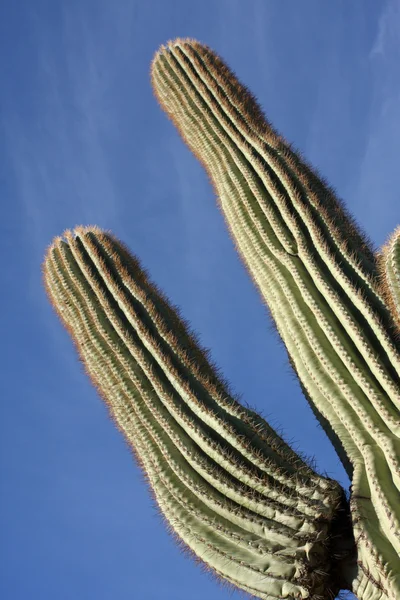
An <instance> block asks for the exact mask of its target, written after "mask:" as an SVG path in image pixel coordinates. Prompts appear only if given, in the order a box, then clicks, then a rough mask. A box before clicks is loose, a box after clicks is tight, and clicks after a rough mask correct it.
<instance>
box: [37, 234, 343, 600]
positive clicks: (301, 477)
mask: <svg viewBox="0 0 400 600" xmlns="http://www.w3.org/2000/svg"><path fill="white" fill-rule="evenodd" d="M44 279H45V285H46V288H47V292H48V295H49V298H50V300H51V302H52V303H53V305H54V307H55V309H56V310H57V312H58V314H59V316H60V318H61V320H62V321H63V323H64V324H65V326H66V327H67V328H68V330H69V332H70V334H71V335H72V337H73V339H74V341H75V344H76V347H77V350H78V352H79V354H80V356H81V358H82V360H83V363H84V365H85V368H86V370H87V372H88V374H89V376H90V377H91V379H92V381H93V382H94V384H95V385H96V386H97V388H98V390H99V391H100V393H101V395H102V396H103V398H104V399H105V401H106V403H107V404H108V406H109V409H110V411H111V414H112V416H113V418H114V419H115V422H116V424H117V426H118V427H119V428H120V430H121V431H122V432H123V434H124V435H125V437H126V439H127V441H128V442H129V444H130V445H131V446H132V447H133V448H134V450H135V453H136V456H137V458H138V461H139V463H140V464H141V466H142V467H143V469H144V470H145V472H146V475H147V478H148V481H149V483H150V485H151V488H152V490H153V492H154V495H155V498H156V500H157V503H158V505H159V507H160V509H161V511H162V513H163V514H164V516H165V517H166V519H167V521H168V523H169V524H170V526H171V527H172V529H173V530H174V531H175V532H176V534H177V535H178V536H179V538H180V539H181V540H183V542H184V543H185V544H186V546H188V547H189V548H190V549H191V550H192V551H193V552H194V553H195V554H196V555H197V556H199V557H200V558H201V559H202V560H203V561H204V562H205V563H206V564H207V565H208V566H209V567H210V568H211V569H212V570H213V572H214V573H217V574H218V575H219V576H221V577H223V578H224V579H226V580H227V581H228V582H230V583H232V584H234V585H236V586H238V587H239V588H241V589H242V590H245V591H247V592H249V593H251V594H253V595H255V596H257V597H259V598H265V599H273V598H314V599H315V600H317V599H325V598H326V599H328V598H332V597H333V596H334V595H335V594H336V593H337V592H338V590H339V589H340V588H343V587H346V586H348V583H347V584H346V579H347V581H349V580H350V581H351V578H352V569H353V568H354V565H355V554H354V538H353V537H352V529H351V524H350V520H349V519H348V518H347V517H346V515H347V516H348V515H349V507H348V505H347V501H346V499H345V497H344V494H343V491H342V489H341V487H340V486H339V484H338V483H337V482H335V481H332V480H330V479H327V478H324V477H321V476H320V475H318V474H317V473H316V472H315V471H314V470H313V469H312V468H311V467H310V466H309V465H308V464H307V463H306V462H305V461H304V460H302V459H301V458H300V457H299V456H298V455H297V454H296V453H295V452H294V451H293V450H292V449H291V448H290V447H289V446H288V445H287V444H286V443H285V442H284V440H283V439H282V438H281V437H280V436H279V435H277V434H276V433H275V431H274V430H273V429H272V428H271V427H270V426H269V425H268V423H266V422H265V421H264V420H263V419H262V418H261V417H259V416H258V415H257V414H256V413H254V412H253V411H251V410H250V409H247V408H244V407H243V406H241V405H240V404H239V403H238V402H237V401H236V399H235V398H234V397H233V396H232V395H231V394H230V393H229V390H228V388H227V385H226V384H225V383H224V382H223V381H222V380H221V378H220V377H219V376H218V373H217V371H216V370H215V368H214V367H213V366H212V365H211V364H210V362H209V361H208V359H207V356H206V354H205V352H204V351H203V350H201V348H200V347H199V345H198V344H197V342H196V339H195V337H194V336H193V334H191V333H190V331H189V330H188V328H187V326H186V325H185V323H184V322H183V321H182V320H181V319H180V317H179V316H178V313H177V312H176V310H175V309H173V308H172V307H171V306H170V305H169V304H168V302H167V300H166V299H165V297H164V296H163V295H162V294H161V292H160V291H159V290H158V289H157V288H156V287H155V286H154V285H153V284H152V283H151V282H150V281H149V279H148V277H147V275H146V274H145V273H144V271H143V270H142V269H141V267H140V265H139V263H138V261H137V260H136V259H135V258H134V257H132V256H131V255H130V254H129V252H128V250H127V249H126V248H125V247H124V246H123V245H122V244H121V243H119V242H118V241H117V240H116V239H115V238H114V237H112V236H111V235H110V234H107V233H104V232H102V231H101V230H99V229H98V228H95V227H91V228H77V229H76V230H75V231H74V232H66V233H65V234H64V236H63V237H62V238H57V239H56V240H55V241H54V243H53V244H52V245H51V247H50V248H49V250H48V252H47V256H46V259H45V262H44ZM346 519H347V520H346ZM352 560H353V563H352V562H351V561H352Z"/></svg>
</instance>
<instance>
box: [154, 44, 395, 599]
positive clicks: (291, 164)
mask: <svg viewBox="0 0 400 600" xmlns="http://www.w3.org/2000/svg"><path fill="white" fill-rule="evenodd" d="M152 82H153V88H154V91H155V94H156V96H157V98H158V100H159V102H160V105H161V107H162V108H163V109H164V110H165V112H166V113H167V115H168V116H169V117H170V118H171V119H172V121H173V122H174V123H175V125H176V126H177V127H178V129H179V131H180V133H181V135H182V137H183V139H184V141H185V142H186V143H187V144H188V146H189V147H190V149H191V150H192V151H193V152H194V153H195V155H196V156H197V157H198V158H199V159H200V161H201V162H202V163H203V165H204V166H205V168H206V170H207V171H208V173H209V175H210V178H211V180H212V182H213V185H214V187H215V190H216V193H217V196H218V198H219V202H220V205H221V208H222V211H223V213H224V216H225V218H226V221H227V223H228V227H229V230H230V232H231V234H232V237H233V238H234V240H235V243H236V246H237V248H238V251H239V252H240V254H241V256H242V258H243V260H244V262H245V264H246V266H247V268H248V270H249V272H250V273H251V275H252V277H253V279H254V281H255V283H256V285H257V286H258V288H259V290H260V293H261V295H262V297H263V299H264V300H265V302H266V303H267V305H268V306H269V308H270V310H271V313H272V316H273V318H274V319H275V321H276V325H277V328H278V331H279V333H280V335H281V337H282V339H283V341H284V343H285V345H286V347H287V350H288V352H289V354H290V356H291V362H292V364H293V366H294V369H295V370H296V372H297V374H298V376H299V378H300V379H301V381H302V387H303V389H304V391H305V393H306V396H307V398H308V400H309V402H310V403H311V404H312V405H313V409H314V411H315V412H316V414H317V415H320V416H321V423H322V424H323V426H324V428H325V429H326V430H327V433H328V435H329V436H330V437H331V440H332V442H333V443H334V445H336V447H337V450H338V453H339V454H340V456H341V457H342V458H343V452H345V454H346V456H347V458H348V460H347V459H344V460H343V462H344V464H345V466H346V467H347V469H348V472H349V476H350V477H352V476H353V485H352V492H353V496H352V504H351V506H352V511H353V513H352V514H353V524H354V530H355V534H356V539H357V541H358V552H359V565H360V576H359V579H358V581H357V582H355V583H354V589H355V591H356V590H358V589H361V588H364V587H365V588H366V589H367V588H368V589H369V586H370V585H371V582H372V585H373V586H374V585H375V587H377V588H379V591H378V592H377V593H383V594H387V595H388V596H389V597H391V598H395V597H397V596H398V595H399V594H400V575H398V572H399V571H400V562H399V553H400V534H399V531H400V507H399V503H398V498H399V492H400V470H399V456H400V440H399V435H400V423H399V408H400V376H399V374H400V355H399V346H398V343H397V340H396V336H395V334H394V331H393V327H392V320H393V316H392V314H391V311H390V306H389V305H388V302H387V294H385V293H384V292H383V291H382V290H381V286H380V283H379V265H378V264H377V263H378V261H377V258H376V256H375V254H374V252H373V249H372V248H370V244H369V242H368V240H367V239H366V238H365V236H363V235H362V234H361V233H360V232H359V231H358V229H357V227H356V225H355V223H354V222H353V220H352V219H351V218H350V217H349V215H348V214H347V213H346V211H345V209H344V208H343V206H342V204H341V202H340V201H339V200H338V199H337V198H336V197H335V195H334V193H333V191H332V190H330V189H329V188H328V187H327V186H326V185H325V184H324V182H322V181H319V180H318V177H317V176H316V175H314V174H313V173H312V171H311V169H310V168H309V167H308V165H307V164H306V163H305V162H304V161H303V160H302V159H301V158H300V156H299V155H298V154H296V153H295V152H294V151H293V150H292V149H291V148H290V147H289V146H288V145H287V144H286V143H285V142H284V140H283V138H282V137H280V136H279V135H278V134H277V133H276V132H275V131H274V130H273V129H272V127H271V126H270V125H269V123H268V122H267V121H265V120H264V119H263V116H262V114H261V110H260V109H259V107H258V106H257V104H256V102H255V100H254V99H253V98H252V97H251V95H250V94H249V93H248V91H247V90H246V89H245V88H244V87H243V86H242V85H241V84H240V83H239V82H238V81H237V79H236V77H235V76H234V75H233V73H232V72H231V71H230V70H229V69H228V67H226V65H224V63H223V62H222V61H221V59H220V58H219V57H217V56H216V55H215V53H213V52H212V51H211V50H210V49H209V48H207V47H206V46H203V45H201V44H199V43H198V42H196V41H194V40H179V39H178V40H176V41H174V42H171V43H169V44H168V45H167V46H165V47H162V48H161V49H160V51H159V52H158V53H157V55H156V57H155V59H154V61H153V65H152ZM393 246H394V245H393ZM397 264H398V263H397ZM388 270H389V277H390V274H391V273H392V271H390V269H388ZM394 273H395V271H394ZM394 279H395V276H392V278H391V279H390V281H393V280H394ZM397 283H398V282H397ZM395 289H396V288H395ZM397 289H398V288H397ZM338 440H339V442H340V443H339V444H338V443H337V441H338ZM365 578H367V579H368V583H367V582H365V581H364V579H365ZM373 582H375V584H374V583H373Z"/></svg>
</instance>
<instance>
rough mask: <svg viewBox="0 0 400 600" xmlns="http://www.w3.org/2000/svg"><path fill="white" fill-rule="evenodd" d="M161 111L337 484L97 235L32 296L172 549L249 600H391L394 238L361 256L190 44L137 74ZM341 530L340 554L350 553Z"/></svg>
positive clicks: (275, 139) (239, 93)
mask: <svg viewBox="0 0 400 600" xmlns="http://www.w3.org/2000/svg"><path fill="white" fill-rule="evenodd" d="M152 81H153V87H154V90H155V93H156V96H157V98H158V100H159V101H160V104H161V106H162V107H163V108H164V110H165V111H166V112H167V114H168V115H169V116H170V117H171V118H172V120H173V121H174V123H175V124H176V125H177V127H178V128H179V131H180V132H181V134H182V136H183V138H184V140H185V141H186V143H187V144H188V146H189V147H190V148H191V150H192V151H193V152H194V153H195V154H196V156H198V158H199V159H200V160H201V162H202V163H203V164H204V166H205V168H206V169H207V171H208V173H209V175H210V176H211V179H212V181H213V184H214V186H215V189H216V192H217V195H218V198H219V201H220V205H221V208H222V210H223V213H224V215H225V217H226V221H227V224H228V227H229V230H230V232H231V234H232V236H233V238H234V240H235V242H236V245H237V249H238V251H239V253H240V254H241V256H242V258H243V260H244V263H245V264H246V266H247V268H248V270H249V272H250V274H251V276H252V278H253V280H254V282H255V283H256V285H257V287H258V289H259V290H260V293H261V295H262V297H263V299H264V300H265V302H266V303H267V304H268V306H269V308H270V311H271V314H272V316H273V318H274V320H275V322H276V325H277V328H278V331H279V333H280V335H281V337H282V339H283V341H284V343H285V345H286V348H287V350H288V353H289V357H290V361H291V364H292V366H293V367H294V369H295V371H296V373H297V375H298V377H299V379H300V383H301V386H302V389H303V391H304V393H305V396H306V397H307V399H308V401H309V402H310V403H311V406H312V407H313V409H314V411H315V413H316V415H317V416H318V418H319V419H320V421H321V423H322V425H323V426H324V428H325V430H326V431H327V433H328V435H329V436H330V438H331V440H332V442H333V443H334V445H335V447H336V449H337V451H338V454H339V455H340V457H341V458H342V461H343V463H344V465H345V466H346V468H347V470H348V473H349V476H350V477H351V478H352V490H351V491H352V493H351V499H350V511H351V519H352V526H350V525H349V522H348V521H347V520H346V519H347V513H348V510H349V507H348V505H347V503H346V501H345V499H344V496H343V492H342V490H341V488H340V486H339V485H338V484H337V483H336V482H333V481H331V480H328V479H325V478H323V477H321V476H319V475H317V474H316V473H315V472H314V471H313V470H312V469H311V467H310V466H308V465H307V464H306V463H305V462H304V461H303V460H302V459H301V458H300V457H299V456H297V455H296V453H294V452H293V450H291V449H290V448H289V447H288V446H287V444H285V443H284V441H283V440H282V439H281V438H280V437H279V436H278V435H277V434H276V433H275V432H274V431H273V429H272V428H271V427H270V426H269V425H268V424H267V423H266V422H265V421H263V420H262V419H261V418H260V417H258V416H257V415H256V414H255V413H253V412H251V411H249V410H247V409H244V408H243V407H241V406H240V405H239V404H238V403H237V402H236V400H235V399H234V398H232V396H231V395H230V394H229V390H228V388H227V387H226V386H225V384H224V383H223V382H222V381H221V380H220V379H219V378H218V376H217V373H216V371H215V369H214V368H213V367H212V365H210V364H209V362H208V360H207V357H206V356H205V354H204V352H203V351H202V350H201V349H200V347H199V346H198V344H197V342H196V340H195V338H194V337H193V335H192V334H191V333H190V332H189V331H188V330H187V328H186V326H185V324H184V323H183V322H182V321H181V320H180V318H179V316H178V314H177V312H176V311H175V310H174V309H173V308H172V307H170V306H169V305H168V303H167V301H166V299H165V298H164V297H163V295H162V294H161V292H159V290H157V288H156V287H155V286H154V285H153V284H151V283H150V281H149V279H148V278H147V276H146V275H145V273H144V272H143V271H142V270H141V268H140V266H139V263H138V261H137V260H136V259H134V258H133V257H132V256H131V255H130V254H129V252H128V251H127V250H126V249H125V248H124V247H123V246H122V245H121V244H120V243H119V242H118V241H117V240H116V239H115V238H113V237H112V236H110V235H109V234H105V233H103V232H101V231H100V230H98V229H97V228H87V229H84V228H78V229H77V230H75V232H73V233H71V232H67V233H66V234H65V236H64V238H57V239H56V240H55V241H54V243H53V245H52V246H51V247H50V249H49V251H48V254H47V257H46V261H45V265H44V273H45V282H46V286H47V290H48V294H49V297H50V299H51V301H52V302H53V304H54V306H55V307H56V310H57V311H58V313H59V315H60V317H61V319H62V320H63V322H64V323H65V325H66V326H67V328H68V329H69V330H70V332H71V334H72V336H73V338H74V340H75V343H76V345H77V349H78V351H79V352H80V354H81V356H82V358H83V361H84V364H85V366H86V369H87V371H88V374H89V375H90V377H91V378H92V380H93V381H94V383H95V384H96V386H97V387H98V389H99V391H100V393H101V394H102V396H103V397H104V399H105V401H106V402H107V404H108V405H109V407H110V410H111V412H112V414H113V416H114V418H115V421H116V423H117V425H118V426H119V427H120V429H121V430H122V431H123V433H124V434H125V436H126V437H127V439H128V441H129V442H130V443H131V444H132V445H133V446H134V448H135V451H136V455H137V457H138V460H139V462H140V463H141V465H142V466H143V468H144V470H145V471H146V473H147V476H148V480H149V483H150V484H151V486H152V489H153V491H154V494H155V496H156V499H157V502H158V504H159V506H160V508H161V510H162V512H163V513H164V515H165V517H166V518H167V520H168V522H169V523H170V525H171V527H172V528H173V530H174V531H175V532H176V533H177V535H178V536H179V537H180V538H181V539H182V540H183V542H184V543H185V544H186V545H187V546H188V547H189V548H191V549H192V550H193V552H194V553H196V554H197V555H200V556H201V558H202V559H203V560H204V561H205V562H206V563H207V564H208V565H209V566H210V567H211V568H212V569H213V570H214V572H216V573H217V574H219V575H221V576H222V577H224V578H225V579H226V580H227V581H229V582H231V583H233V584H235V585H236V586H238V587H240V588H241V589H243V590H245V591H247V592H249V593H251V594H253V595H255V596H258V597H259V598H291V597H296V598H315V599H317V598H330V597H332V595H334V594H336V593H337V592H338V590H339V589H340V588H341V587H346V588H347V589H352V590H353V591H354V592H355V593H356V594H357V595H358V597H359V598H360V600H383V599H384V598H389V599H392V600H394V599H395V598H398V597H399V596H400V559H399V553H400V528H399V520H400V506H399V502H398V499H399V490H400V477H399V458H400V443H399V431H400V427H399V407H400V377H399V373H400V368H399V367H400V354H399V344H398V339H397V335H398V330H397V329H396V319H397V320H398V317H399V303H398V301H399V295H400V293H399V289H400V279H399V272H400V269H399V266H400V250H399V248H400V242H399V238H400V235H399V230H397V232H395V234H394V235H393V236H392V239H391V241H390V242H389V243H388V244H387V246H386V247H385V248H384V249H383V251H382V253H381V255H380V256H378V257H377V256H376V255H375V254H374V252H373V251H372V249H371V248H370V245H369V243H368V240H367V239H366V238H365V237H364V236H363V235H362V234H361V233H360V232H359V231H358V229H357V227H356V226H355V224H354V222H353V220H352V219H351V217H350V216H349V215H348V214H347V212H346V210H345V209H344V207H343V206H342V204H341V203H340V201H339V200H338V199H337V198H336V197H335V195H334V193H333V192H332V190H330V189H329V188H328V187H327V185H326V184H325V183H324V182H323V181H321V179H320V178H318V177H317V175H316V174H315V173H313V172H312V171H311V169H310V167H309V166H308V165H307V164H306V163H305V162H304V161H303V160H302V159H301V158H300V157H299V155H298V154H296V153H295V152H294V151H293V150H292V149H291V148H289V146H288V145H287V144H286V143H285V142H284V140H283V139H282V138H281V137H280V136H279V135H278V134H277V133H276V132H275V131H274V130H273V129H272V127H271V126H270V124H269V123H268V122H267V121H266V120H265V119H264V117H263V115H262V113H261V111H260V109H259V107H258V106H257V104H256V102H255V100H254V99H253V98H252V96H251V95H250V93H249V92H248V91H247V90H246V89H245V88H244V87H243V86H242V85H241V84H240V83H239V82H238V81H237V79H236V78H235V76H234V75H233V74H232V73H231V71H230V70H229V69H228V68H227V67H226V65H224V63H223V62H222V61H221V60H220V59H219V58H218V57H217V56H216V55H215V54H214V53H213V52H212V51H211V50H210V49H208V48H207V47H205V46H203V45H201V44H199V43H197V42H195V41H193V40H176V41H175V42H173V43H170V44H168V45H167V46H166V47H162V48H161V50H160V51H159V52H158V54H157V55H156V57H155V60H154V62H153V65H152ZM353 534H354V537H355V542H356V551H355V552H353V551H352V550H353V548H352V540H353V537H352V536H353Z"/></svg>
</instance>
